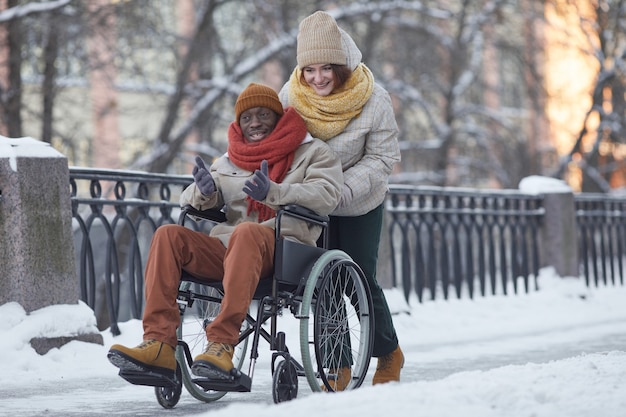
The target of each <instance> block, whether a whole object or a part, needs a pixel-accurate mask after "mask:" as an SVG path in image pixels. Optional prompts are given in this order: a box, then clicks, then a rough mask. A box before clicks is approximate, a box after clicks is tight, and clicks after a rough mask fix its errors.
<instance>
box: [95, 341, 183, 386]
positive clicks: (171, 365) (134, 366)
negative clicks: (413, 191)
mask: <svg viewBox="0 0 626 417" xmlns="http://www.w3.org/2000/svg"><path fill="white" fill-rule="evenodd" d="M107 358H109V361H110V362H111V363H112V364H113V365H115V366H117V367H118V368H120V369H121V370H122V371H132V372H155V373H158V374H161V375H163V376H166V377H168V378H174V375H175V374H176V357H175V355H174V348H173V347H171V346H170V345H168V344H165V343H163V342H159V341H158V340H154V339H152V340H144V341H143V342H142V343H141V344H139V345H138V346H137V347H134V348H128V347H126V346H122V345H113V346H111V348H110V349H109V353H108V354H107Z"/></svg>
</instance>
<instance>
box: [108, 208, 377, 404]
mask: <svg viewBox="0 0 626 417" xmlns="http://www.w3.org/2000/svg"><path fill="white" fill-rule="evenodd" d="M287 217H291V218H295V219H297V220H301V221H305V222H307V223H308V224H309V226H310V227H313V226H320V227H321V228H322V235H321V239H320V241H321V242H323V243H322V244H321V247H318V246H310V245H305V244H302V243H299V242H296V241H294V240H289V239H287V238H284V237H283V236H281V227H280V226H281V222H282V221H283V219H285V218H287ZM188 219H192V220H194V221H196V222H197V221H199V220H208V221H209V222H212V223H218V222H222V221H224V220H225V215H224V213H223V212H221V211H217V210H214V209H210V210H205V211H199V210H196V209H194V208H193V207H191V206H186V207H184V208H183V209H182V211H181V214H180V217H179V221H178V224H180V225H182V226H185V225H186V220H188ZM328 222H329V218H328V216H319V215H317V214H315V213H313V212H312V211H310V210H308V209H306V208H304V207H302V206H297V205H289V206H285V207H282V208H281V209H280V210H278V211H277V213H276V228H275V239H276V248H275V253H274V272H273V274H272V277H265V279H261V280H260V281H259V285H258V287H257V289H256V292H255V295H254V297H253V302H252V304H251V307H250V309H249V311H248V314H247V316H246V319H245V320H244V322H243V324H242V327H241V330H240V334H239V343H238V344H237V345H236V346H235V352H234V355H233V365H234V368H233V370H232V371H231V374H230V378H229V379H228V380H214V379H208V378H202V377H197V376H195V375H193V374H192V372H191V365H192V362H193V358H194V357H195V356H196V355H198V354H200V353H202V352H204V350H205V347H206V343H207V340H206V334H205V328H206V326H207V325H208V324H209V323H210V322H211V321H212V319H213V318H214V317H216V315H217V314H218V312H219V308H220V301H221V299H222V296H223V288H222V286H221V282H206V281H201V280H199V279H196V278H194V277H193V276H191V275H190V274H188V273H186V272H183V275H182V277H181V282H180V286H179V293H178V305H179V310H180V317H181V320H180V325H179V327H178V329H177V337H178V346H177V349H176V360H177V370H176V377H175V379H174V380H173V381H162V380H154V379H152V380H150V381H146V378H139V379H143V380H142V381H138V380H137V378H135V377H133V376H132V375H126V376H125V375H122V374H121V373H120V376H122V377H124V378H125V379H127V380H128V381H129V382H131V383H135V384H137V383H141V384H142V385H153V386H154V389H155V394H156V397H157V401H158V402H159V404H160V405H161V406H162V407H164V408H173V407H174V406H175V405H176V404H177V403H178V401H179V399H180V395H181V393H182V388H183V386H184V387H185V389H186V390H187V391H188V392H189V393H190V394H191V395H192V396H193V397H194V398H196V399H198V400H200V401H203V402H213V401H216V400H218V399H220V398H222V397H223V396H224V395H226V394H227V393H228V392H250V391H251V386H252V378H253V374H254V368H255V365H256V361H257V358H258V357H259V344H260V340H261V339H264V340H265V341H266V342H267V343H268V344H269V349H270V351H272V357H271V366H270V368H271V373H272V398H273V401H274V403H280V402H284V401H289V400H291V399H294V398H296V396H297V393H298V379H299V378H305V379H306V381H307V383H308V385H309V387H310V388H311V390H312V391H313V392H319V391H328V392H333V391H334V389H333V387H335V386H336V385H335V383H337V382H338V378H339V371H338V370H340V369H342V368H343V369H345V368H350V371H351V373H350V377H349V382H348V383H347V386H346V387H345V388H344V389H345V390H352V389H356V388H358V387H359V386H361V384H362V383H363V381H364V379H365V376H366V374H367V371H368V368H369V364H370V360H371V355H372V346H373V335H374V315H373V305H372V298H371V294H370V290H369V286H368V284H367V281H366V279H365V276H364V274H363V272H362V271H361V269H360V267H359V266H358V265H357V264H356V263H355V262H354V261H353V260H352V259H351V258H350V256H348V255H347V254H346V253H344V252H343V251H340V250H328V249H326V248H327V241H328V237H327V231H328ZM255 307H256V308H255ZM254 310H256V311H254ZM284 311H289V312H291V314H292V315H293V317H294V318H295V319H297V322H298V327H299V342H300V359H299V358H298V357H297V356H294V355H292V352H291V351H290V350H289V349H288V348H287V346H286V337H285V332H284V331H279V329H278V317H279V316H282V314H283V312H284ZM248 350H249V351H250V355H249V365H248V371H247V373H245V372H242V368H243V366H244V363H245V360H246V352H247V351H248Z"/></svg>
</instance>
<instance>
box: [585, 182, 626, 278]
mask: <svg viewBox="0 0 626 417" xmlns="http://www.w3.org/2000/svg"><path fill="white" fill-rule="evenodd" d="M575 205H576V223H577V226H578V245H579V247H578V256H579V259H580V263H581V265H582V270H583V275H584V277H585V281H586V283H587V286H590V285H595V286H599V285H601V284H603V285H607V284H609V283H610V284H613V285H616V284H621V285H624V272H625V271H624V263H625V262H626V197H612V196H607V195H606V194H578V195H576V196H575Z"/></svg>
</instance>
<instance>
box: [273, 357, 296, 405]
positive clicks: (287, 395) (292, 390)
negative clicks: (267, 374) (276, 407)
mask: <svg viewBox="0 0 626 417" xmlns="http://www.w3.org/2000/svg"><path fill="white" fill-rule="evenodd" d="M297 395H298V373H297V371H296V367H295V366H294V364H293V362H291V361H290V360H283V361H280V362H279V363H278V366H276V370H275V371H274V377H273V378H272V397H273V398H274V403H276V404H278V403H281V402H284V401H289V400H293V399H294V398H296V396H297Z"/></svg>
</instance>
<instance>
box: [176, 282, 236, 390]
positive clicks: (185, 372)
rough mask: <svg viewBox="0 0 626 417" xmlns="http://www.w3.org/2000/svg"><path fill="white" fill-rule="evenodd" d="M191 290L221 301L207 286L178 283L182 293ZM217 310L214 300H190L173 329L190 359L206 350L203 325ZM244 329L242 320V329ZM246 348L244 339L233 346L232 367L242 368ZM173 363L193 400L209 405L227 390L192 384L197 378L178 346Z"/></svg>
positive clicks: (217, 306)
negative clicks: (175, 328) (187, 347)
mask: <svg viewBox="0 0 626 417" xmlns="http://www.w3.org/2000/svg"><path fill="white" fill-rule="evenodd" d="M189 288H192V292H194V293H198V294H199V297H201V296H204V297H208V298H214V299H217V300H221V298H222V293H221V292H220V291H219V290H217V289H215V288H212V287H210V286H207V285H201V284H192V283H190V282H188V281H184V282H182V283H181V287H180V289H181V290H183V291H186V290H188V289H189ZM219 310H220V303H219V302H217V301H208V300H204V299H202V298H195V297H194V299H193V305H192V306H191V307H187V308H186V310H185V314H184V315H183V317H182V318H181V322H180V325H179V326H178V329H177V330H176V335H177V337H178V340H183V341H184V342H185V343H186V344H187V345H188V346H189V350H190V351H191V357H192V358H194V357H196V356H197V355H199V354H200V353H202V352H204V350H205V349H206V344H207V340H206V332H205V328H206V326H207V325H208V324H209V323H210V322H211V321H213V319H214V318H215V317H216V316H217V313H218V312H219ZM245 326H248V324H247V322H245V321H244V323H243V325H242V327H245ZM247 347H248V338H245V339H244V340H243V341H241V342H240V343H239V344H238V345H237V346H235V352H234V355H233V365H234V366H235V368H237V369H238V370H240V369H241V367H242V366H243V363H244V360H245V356H246V351H247ZM176 360H177V361H178V363H179V365H180V368H181V373H182V380H183V384H184V386H185V388H186V389H187V391H188V392H189V393H190V394H191V395H192V396H193V397H194V398H196V399H198V400H200V401H204V402H212V401H216V400H219V399H220V398H222V397H223V396H224V395H226V393H227V391H213V390H208V391H207V390H205V389H204V388H202V387H201V386H199V385H197V384H196V383H194V382H193V379H195V378H197V377H196V376H195V375H193V374H192V373H191V367H190V365H189V363H188V362H187V359H186V357H185V351H184V350H183V348H182V346H178V347H177V348H176Z"/></svg>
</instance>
